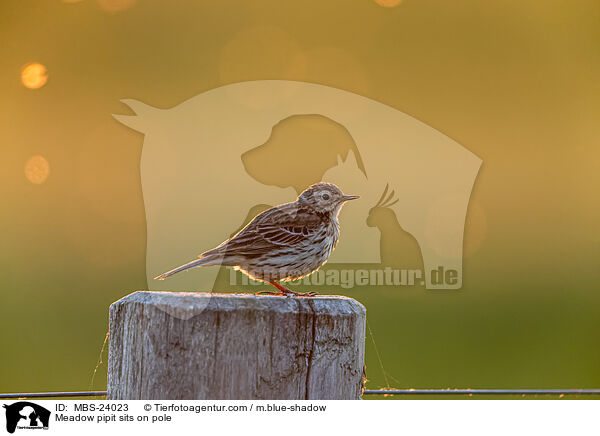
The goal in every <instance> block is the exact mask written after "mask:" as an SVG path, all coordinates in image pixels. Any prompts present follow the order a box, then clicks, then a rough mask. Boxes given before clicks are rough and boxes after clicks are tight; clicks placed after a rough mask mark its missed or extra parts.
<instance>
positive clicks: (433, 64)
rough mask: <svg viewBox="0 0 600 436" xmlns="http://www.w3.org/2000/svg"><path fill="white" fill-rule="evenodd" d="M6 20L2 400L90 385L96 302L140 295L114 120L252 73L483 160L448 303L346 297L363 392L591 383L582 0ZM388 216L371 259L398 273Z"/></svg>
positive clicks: (32, 6)
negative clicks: (353, 99)
mask: <svg viewBox="0 0 600 436" xmlns="http://www.w3.org/2000/svg"><path fill="white" fill-rule="evenodd" d="M382 6H395V7H382ZM0 16H1V17H2V20H3V23H4V24H3V25H2V26H0V37H1V39H2V41H4V43H3V56H2V60H1V61H0V62H1V63H2V68H1V69H0V86H1V90H0V91H1V94H2V97H3V98H2V99H0V108H1V112H2V114H3V116H2V117H0V123H1V127H0V143H1V144H2V151H3V153H2V154H3V157H2V171H0V190H1V191H2V198H3V200H4V201H3V205H4V207H3V208H2V213H0V224H1V226H2V228H3V229H4V233H3V249H2V250H0V256H1V258H0V265H2V266H3V270H2V272H3V282H2V287H1V290H0V292H1V294H0V295H1V296H0V298H1V301H2V304H1V305H0V307H1V308H2V309H1V314H2V316H0V330H1V331H2V332H3V333H2V335H0V339H1V341H2V344H3V350H4V354H3V359H1V360H0V391H1V392H17V391H18V392H31V391H38V392H39V391H53V390H85V389H88V388H90V387H93V388H94V389H103V388H104V387H105V382H106V378H105V373H106V367H105V365H103V366H101V367H100V368H99V372H98V374H97V375H96V377H95V379H94V383H93V385H92V386H90V383H91V376H92V372H93V370H94V367H95V365H96V362H97V359H98V354H99V352H100V348H101V346H102V342H103V340H104V337H105V333H106V330H107V313H108V312H107V311H108V306H109V304H110V303H111V302H113V301H115V300H117V299H118V298H120V297H122V296H123V295H124V294H126V293H128V292H130V291H132V290H135V289H143V288H145V287H146V286H147V284H146V281H145V232H146V230H145V218H144V205H143V198H142V192H141V187H140V177H139V159H140V152H141V147H142V144H143V141H144V138H143V136H142V135H140V134H139V133H136V132H134V131H133V130H130V129H128V128H127V127H125V126H123V125H121V124H119V123H118V122H117V121H115V120H114V119H113V118H112V117H111V114H113V113H129V112H128V109H127V108H126V107H125V106H124V105H122V104H121V103H120V102H119V100H120V99H123V98H134V99H138V100H141V101H144V102H146V103H148V104H151V105H152V106H155V107H160V108H169V107H173V106H175V105H177V104H179V103H181V102H182V101H184V100H186V99H188V98H190V97H192V96H195V95H197V94H198V93H200V92H203V91H207V90H210V89H213V88H215V87H218V86H221V85H224V84H228V83H234V82H238V81H246V80H256V79H290V80H301V81H308V82H314V83H319V84H324V85H329V86H333V87H336V88H341V89H345V90H348V91H351V92H354V93H357V94H360V95H364V96H367V97H369V98H371V99H374V100H377V101H380V102H382V103H385V104H387V105H390V106H392V107H394V108H397V109H399V110H401V111H403V112H406V113H407V114H409V115H412V116H414V117H415V118H417V119H419V120H422V121H423V122H425V123H426V124H428V125H430V126H432V127H434V128H436V129H438V130H439V131H441V132H442V133H444V134H446V135H448V136H449V137H451V138H453V139H455V140H456V141H458V142H459V143H460V144H462V145H463V146H465V147H466V148H468V149H469V150H471V151H472V152H474V153H475V154H476V155H478V156H479V157H481V158H482V159H483V166H482V168H481V171H480V173H479V176H478V179H477V181H476V183H475V188H474V191H473V195H472V201H471V204H470V207H469V213H468V216H467V223H466V228H465V261H464V271H463V281H464V286H463V289H462V290H460V291H426V290H424V289H422V288H415V289H408V288H406V289H381V288H368V289H356V290H353V291H348V292H346V291H344V293H345V294H347V295H350V296H352V297H354V298H357V299H358V300H359V301H361V302H362V303H363V304H365V305H366V307H367V309H368V322H369V326H370V327H371V329H372V331H373V335H374V337H375V340H376V343H377V347H378V349H379V352H380V354H381V358H382V361H383V364H384V367H385V371H386V372H385V373H384V371H382V369H381V367H380V365H379V362H378V359H377V357H376V356H375V354H374V348H373V344H372V342H371V341H370V339H369V338H368V340H367V374H368V378H369V382H368V385H367V386H368V387H369V388H377V387H382V386H386V385H388V384H390V385H393V386H396V387H406V388H411V387H412V388H440V387H470V388H483V387H485V388H592V387H595V388H597V387H599V386H600V370H599V368H600V351H599V349H598V346H597V344H598V340H599V335H600V317H598V310H599V309H600V292H599V289H600V288H599V286H598V283H599V282H600V267H599V266H600V265H599V264H600V229H599V227H598V223H599V222H600V206H599V202H598V192H597V191H598V186H599V183H600V149H599V140H600V123H598V118H599V116H600V87H598V77H599V74H600V26H598V22H599V20H600V3H598V2H597V1H596V0H574V1H571V2H565V1H559V0H549V1H544V2H540V1H533V0H525V1H522V0H520V1H517V0H508V1H503V2H496V1H493V2H487V1H473V0H457V1H452V2H448V1H444V0H428V1H415V0H406V1H402V2H399V1H383V0H382V1H379V0H376V1H373V0H360V1H353V2H347V1H343V0H335V1H334V0H327V1H313V0H308V1H305V2H301V3H295V4H292V3H289V2H278V1H275V0H265V1H263V2H243V1H229V2H216V1H203V2H200V1H198V2H163V1H159V0H144V1H137V2H136V1H133V0H98V1H94V0H83V1H79V2H73V1H59V0H50V1H45V2H39V1H35V0H8V1H3V2H1V3H0ZM48 77H50V78H51V80H47V78H48ZM292 121H293V120H292ZM315 122H316V123H318V121H315ZM301 130H302V131H306V133H305V134H306V135H310V134H312V133H311V131H310V128H308V129H301ZM340 144H341V143H340ZM256 145H259V144H256ZM340 147H342V145H340ZM260 152H261V151H260V150H257V151H256V153H260ZM248 158H251V156H248ZM390 158H393V159H398V161H399V162H401V159H402V156H392V157H390ZM327 159H329V157H327ZM249 162H250V161H249ZM257 162H259V161H257ZM250 164H252V163H251V162H250ZM50 168H51V171H50ZM255 168H256V171H258V172H260V171H261V165H260V162H259V163H256V165H255ZM265 177H267V176H265ZM387 215H388V214H386V213H385V211H381V216H380V217H379V218H378V219H379V220H380V221H377V225H378V226H379V225H382V226H384V227H386V228H387V229H388V231H389V233H390V235H392V236H390V237H389V238H388V239H386V240H385V241H383V242H382V258H383V261H384V263H385V264H387V265H392V266H395V267H402V266H403V265H412V264H413V263H415V260H414V258H415V256H414V251H415V247H414V244H413V243H412V242H411V241H410V240H409V238H408V239H407V238H406V235H405V234H404V233H405V232H403V230H402V229H401V228H399V226H398V225H397V223H395V222H394V221H393V219H392V218H393V217H390V216H387ZM379 223H384V224H385V223H387V224H385V225H384V224H379ZM342 225H343V223H342ZM394 235H396V236H394ZM394 238H396V239H394ZM395 240H404V241H406V245H405V246H402V247H399V246H398V245H397V244H396V243H394V241H395ZM411 244H412V245H411ZM203 249H204V248H203V247H199V252H200V251H202V250H203ZM406 253H412V254H411V255H409V256H407V255H406ZM417 264H418V262H417ZM105 360H106V359H105Z"/></svg>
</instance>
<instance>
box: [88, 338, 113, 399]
mask: <svg viewBox="0 0 600 436" xmlns="http://www.w3.org/2000/svg"><path fill="white" fill-rule="evenodd" d="M109 335H110V332H106V336H104V342H103V343H102V348H101V349H100V355H99V356H98V361H97V362H96V367H95V368H94V372H93V373H92V380H90V387H89V388H90V389H92V388H93V387H94V378H95V377H96V372H98V368H99V367H100V365H102V355H103V354H104V347H106V342H107V341H108V337H109Z"/></svg>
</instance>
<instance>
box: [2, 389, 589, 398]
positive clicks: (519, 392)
mask: <svg viewBox="0 0 600 436" xmlns="http://www.w3.org/2000/svg"><path fill="white" fill-rule="evenodd" d="M363 395H469V396H470V395H558V396H562V395H600V389H366V390H365V391H364V392H363ZM105 396H106V391H79V392H34V393H15V394H0V399H11V398H12V399H18V398H57V397H105Z"/></svg>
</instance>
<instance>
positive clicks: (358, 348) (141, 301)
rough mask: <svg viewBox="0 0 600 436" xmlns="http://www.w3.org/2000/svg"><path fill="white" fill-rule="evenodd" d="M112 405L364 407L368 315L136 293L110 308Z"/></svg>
mask: <svg viewBox="0 0 600 436" xmlns="http://www.w3.org/2000/svg"><path fill="white" fill-rule="evenodd" d="M109 318H110V320H109V328H110V342H109V356H108V399H113V400H125V399H131V400H138V399H144V400H151V399H155V400H176V399H182V400H183V399H199V400H208V399H210V400H213V399H214V400H217V399H224V400H250V399H256V400H258V399H265V400H269V399H281V400H299V399H315V400H316V399H359V398H360V395H361V385H362V377H363V366H364V354H365V325H366V309H365V307H364V306H363V305H362V304H360V303H359V302H357V301H356V300H353V299H351V298H347V297H338V296H318V297H302V298H286V297H278V296H268V295H260V296H257V295H252V294H210V293H180V292H146V291H139V292H134V293H133V294H130V295H127V296H126V297H124V298H122V299H120V300H119V301H116V302H115V303H113V304H112V305H111V306H110V314H109Z"/></svg>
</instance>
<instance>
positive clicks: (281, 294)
mask: <svg viewBox="0 0 600 436" xmlns="http://www.w3.org/2000/svg"><path fill="white" fill-rule="evenodd" d="M254 295H277V296H279V297H283V296H285V294H284V293H283V292H275V291H258V292H255V293H254Z"/></svg>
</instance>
